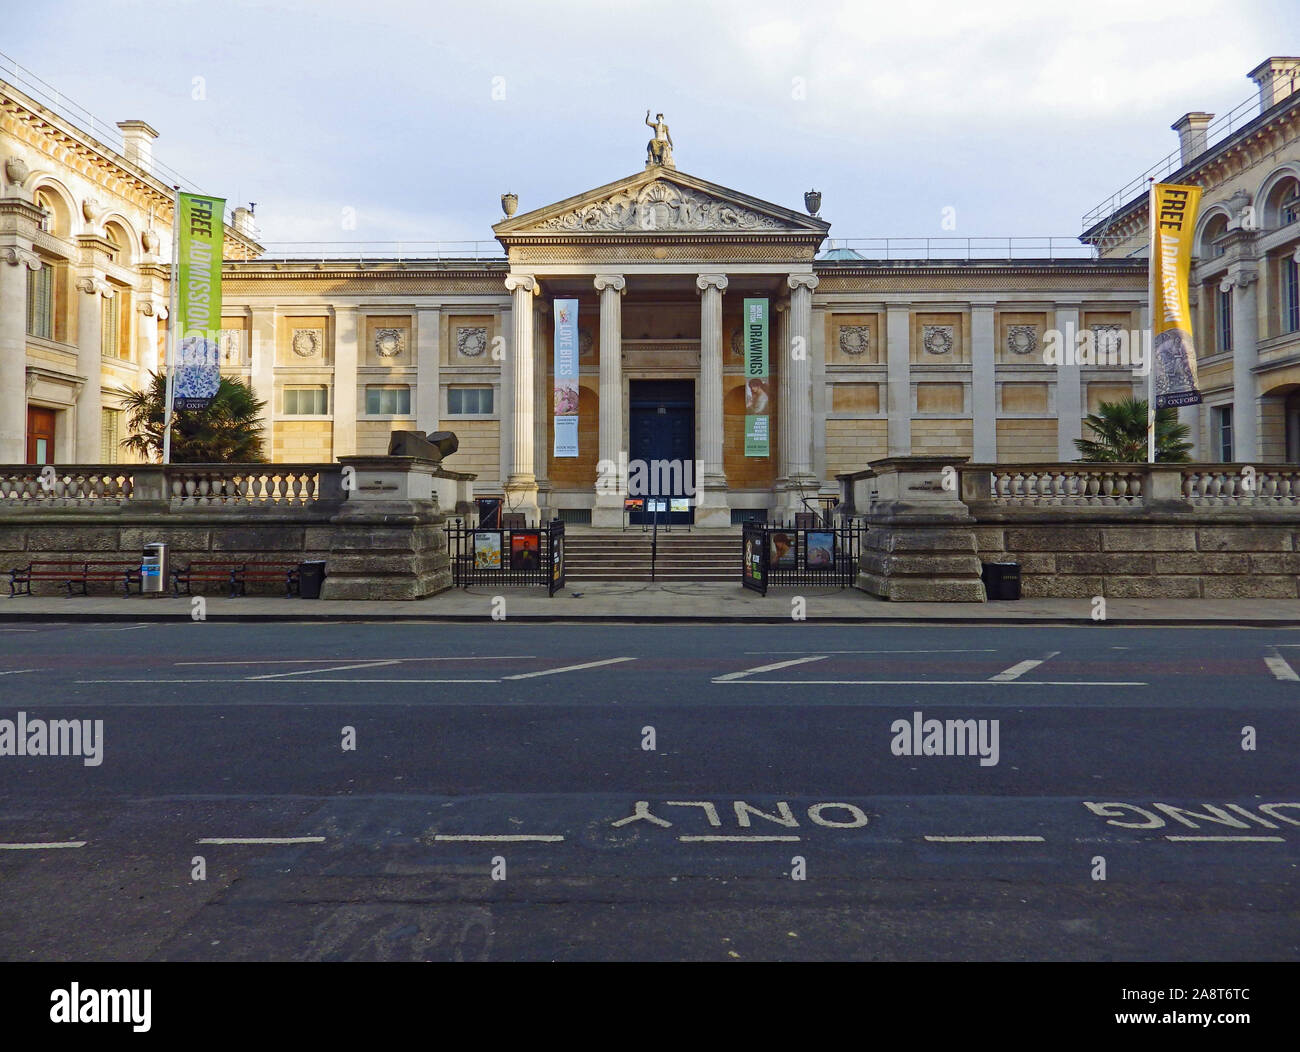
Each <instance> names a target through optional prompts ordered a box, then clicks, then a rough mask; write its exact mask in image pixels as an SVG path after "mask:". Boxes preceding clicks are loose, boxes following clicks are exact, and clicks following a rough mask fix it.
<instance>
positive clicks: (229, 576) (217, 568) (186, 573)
mask: <svg viewBox="0 0 1300 1052" xmlns="http://www.w3.org/2000/svg"><path fill="white" fill-rule="evenodd" d="M243 568H244V564H243V563H235V562H229V561H226V560H195V561H194V562H191V563H189V564H187V565H185V566H180V567H177V568H176V569H174V570H172V591H174V592H175V593H176V594H177V595H180V594H181V585H184V586H185V594H186V595H193V594H194V585H195V584H203V583H206V582H210V581H220V582H221V583H222V584H224V585H226V586H227V587H228V588H229V589H230V597H231V598H232V599H233V598H234V597H235V596H236V595H237V594H238V592H237V587H236V582H237V580H238V574H239V572H240V571H241V570H242V569H243Z"/></svg>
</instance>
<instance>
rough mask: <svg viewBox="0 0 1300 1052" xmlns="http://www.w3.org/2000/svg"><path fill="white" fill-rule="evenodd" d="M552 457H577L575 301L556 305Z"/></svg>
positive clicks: (558, 302)
mask: <svg viewBox="0 0 1300 1052" xmlns="http://www.w3.org/2000/svg"><path fill="white" fill-rule="evenodd" d="M554 455H555V456H557V457H576V456H577V455H578V301H577V300H556V301H555V453H554Z"/></svg>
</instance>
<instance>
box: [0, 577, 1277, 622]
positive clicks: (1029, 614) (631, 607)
mask: <svg viewBox="0 0 1300 1052" xmlns="http://www.w3.org/2000/svg"><path fill="white" fill-rule="evenodd" d="M502 601H504V602H502ZM200 613H201V614H202V616H203V617H204V618H206V619H207V620H210V621H219V620H228V619H232V618H234V619H240V620H247V621H257V620H264V621H316V620H340V619H342V620H357V619H364V620H397V621H408V620H409V621H449V622H470V621H493V620H498V621H499V620H503V619H504V620H508V621H514V620H523V621H534V620H540V621H595V622H609V621H613V620H617V621H625V622H636V621H642V622H653V621H770V622H782V623H784V622H789V621H791V620H793V619H794V618H795V617H796V616H798V617H801V618H802V619H806V620H808V621H836V622H857V621H862V622H885V623H889V622H931V623H944V622H947V623H954V624H955V623H970V622H976V623H978V622H996V623H999V624H1016V623H1038V622H1053V623H1061V624H1094V623H1096V622H1097V620H1098V618H1097V615H1098V613H1104V614H1105V620H1106V621H1109V622H1110V623H1114V624H1127V623H1141V624H1162V623H1166V624H1197V623H1199V624H1229V625H1265V624H1286V623H1290V624H1297V625H1300V600H1297V599H1108V600H1106V605H1105V609H1104V611H1101V610H1099V609H1098V608H1097V607H1096V606H1095V605H1094V601H1093V600H1092V599H1022V600H1020V601H1018V602H994V603H892V602H886V601H884V600H881V599H877V598H876V597H874V596H870V595H867V594H866V593H865V592H860V591H857V590H856V589H827V590H823V591H813V590H794V589H780V590H773V591H772V592H769V593H768V595H766V596H760V595H759V594H758V593H756V592H750V591H746V590H745V589H743V588H741V587H740V586H739V585H738V584H737V585H730V584H654V583H646V584H635V583H628V584H602V583H594V582H593V583H591V584H583V583H581V582H573V583H571V585H570V586H569V587H567V588H565V589H563V590H562V591H560V592H557V593H556V594H555V596H553V597H548V596H547V595H546V593H545V592H544V591H543V590H542V589H540V588H534V589H518V588H516V589H486V588H471V589H453V590H451V591H447V592H443V593H441V594H440V595H436V596H433V597H431V598H429V599H424V600H420V601H418V602H379V601H368V600H355V601H354V600H349V601H343V602H338V601H325V600H309V599H285V598H283V597H273V596H250V597H247V598H241V599H228V598H225V597H222V596H206V597H203V605H202V609H201V611H199V610H196V608H195V604H194V602H193V600H192V599H190V598H188V597H181V598H174V597H172V596H139V595H132V596H130V597H123V596H92V597H90V598H81V597H79V596H78V597H74V598H67V597H65V596H19V597H17V598H13V599H9V598H0V623H12V622H22V621H27V620H31V619H33V618H35V619H52V620H66V621H107V620H118V621H135V622H145V621H153V620H185V621H189V620H193V619H195V618H196V617H198V616H199V614H200Z"/></svg>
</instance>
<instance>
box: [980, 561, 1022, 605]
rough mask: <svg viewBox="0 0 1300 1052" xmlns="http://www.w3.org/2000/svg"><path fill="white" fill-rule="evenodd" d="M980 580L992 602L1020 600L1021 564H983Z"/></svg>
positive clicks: (981, 565)
mask: <svg viewBox="0 0 1300 1052" xmlns="http://www.w3.org/2000/svg"><path fill="white" fill-rule="evenodd" d="M980 578H981V579H982V580H983V582H984V594H985V595H986V596H988V598H989V599H990V600H996V599H1019V598H1020V564H1019V563H981V564H980Z"/></svg>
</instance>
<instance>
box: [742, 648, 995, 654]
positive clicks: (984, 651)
mask: <svg viewBox="0 0 1300 1052" xmlns="http://www.w3.org/2000/svg"><path fill="white" fill-rule="evenodd" d="M745 653H746V654H996V653H997V648H996V647H973V648H970V649H967V650H746V651H745Z"/></svg>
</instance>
